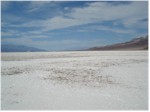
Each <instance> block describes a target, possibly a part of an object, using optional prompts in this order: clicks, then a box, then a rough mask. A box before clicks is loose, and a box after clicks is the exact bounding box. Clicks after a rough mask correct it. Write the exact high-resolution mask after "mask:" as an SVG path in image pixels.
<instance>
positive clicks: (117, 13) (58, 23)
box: [20, 1, 148, 31]
mask: <svg viewBox="0 0 150 112" xmlns="http://www.w3.org/2000/svg"><path fill="white" fill-rule="evenodd" d="M46 4H47V3H46V2H40V3H39V2H33V4H32V5H31V6H32V10H34V8H35V10H36V8H37V7H41V6H43V5H46ZM33 7H34V8H33ZM147 7H148V6H147V2H140V1H139V2H131V3H130V4H120V5H112V4H110V3H108V2H94V3H90V4H88V5H87V6H85V7H80V8H78V7H76V8H72V9H70V12H68V13H64V15H65V16H68V17H64V16H57V17H53V18H48V19H45V20H33V21H31V22H27V23H24V24H22V25H20V26H22V27H39V28H41V29H43V31H49V30H55V29H61V28H67V27H71V26H79V25H84V24H88V23H96V22H104V21H112V20H118V21H119V22H122V24H124V25H125V26H127V24H131V25H132V24H135V23H134V21H133V22H129V21H130V20H135V19H134V18H141V19H143V18H147V16H148V14H147ZM135 22H136V23H137V22H138V21H136V20H135Z"/></svg>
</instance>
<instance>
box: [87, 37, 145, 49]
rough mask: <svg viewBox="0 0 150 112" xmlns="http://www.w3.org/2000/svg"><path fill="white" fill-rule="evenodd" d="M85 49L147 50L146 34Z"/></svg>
mask: <svg viewBox="0 0 150 112" xmlns="http://www.w3.org/2000/svg"><path fill="white" fill-rule="evenodd" d="M87 50H148V36H146V37H140V38H135V39H133V40H131V41H129V42H125V43H118V44H113V45H107V46H102V47H93V48H89V49H87Z"/></svg>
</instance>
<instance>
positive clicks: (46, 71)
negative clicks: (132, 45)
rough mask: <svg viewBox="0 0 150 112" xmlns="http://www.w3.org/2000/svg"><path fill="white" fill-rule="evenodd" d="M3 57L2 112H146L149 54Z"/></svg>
mask: <svg viewBox="0 0 150 112" xmlns="http://www.w3.org/2000/svg"><path fill="white" fill-rule="evenodd" d="M1 55H2V61H1V66H2V67H1V75H2V76H1V79H2V88H1V91H2V100H1V101H2V110H48V109H49V110H147V109H148V51H78V52H37V53H36V52H24V53H2V54H1Z"/></svg>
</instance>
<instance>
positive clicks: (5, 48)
mask: <svg viewBox="0 0 150 112" xmlns="http://www.w3.org/2000/svg"><path fill="white" fill-rule="evenodd" d="M44 51H46V50H43V49H38V48H34V47H28V46H24V45H10V44H9V45H8V44H2V45H1V52H44Z"/></svg>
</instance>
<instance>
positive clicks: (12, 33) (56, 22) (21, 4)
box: [1, 1, 148, 51]
mask: <svg viewBox="0 0 150 112" xmlns="http://www.w3.org/2000/svg"><path fill="white" fill-rule="evenodd" d="M1 5H2V7H1V8H2V9H1V12H2V15H1V21H2V22H1V26H2V29H1V30H2V32H1V35H2V39H1V42H2V44H14V45H26V46H31V47H36V48H41V49H46V50H49V51H55V50H71V49H84V48H90V47H95V46H103V45H108V44H113V43H118V42H124V41H128V40H131V39H132V38H136V37H139V36H143V35H147V34H148V2H147V1H132V2H127V1H126V2H123V1H121V2H108V1H107V2H100V1H97V2H90V1H70V2H69V1H68V2H67V1H55V2H54V1H45V2H44V1H16V2H15V1H2V4H1Z"/></svg>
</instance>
